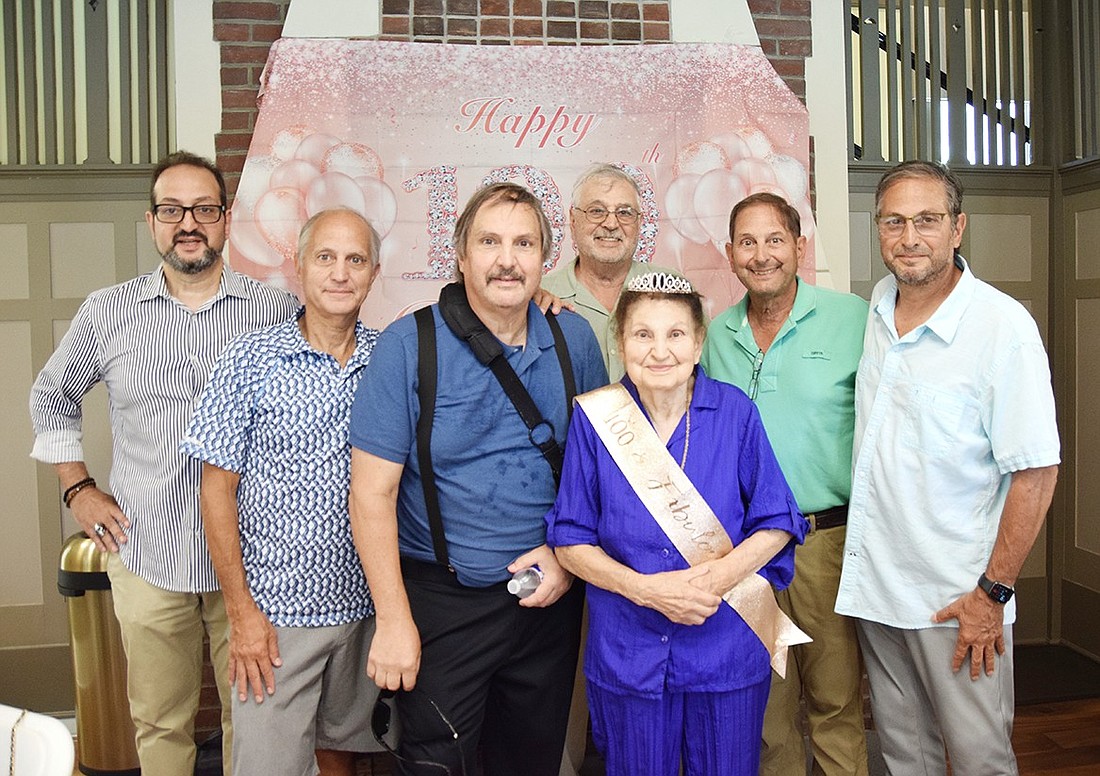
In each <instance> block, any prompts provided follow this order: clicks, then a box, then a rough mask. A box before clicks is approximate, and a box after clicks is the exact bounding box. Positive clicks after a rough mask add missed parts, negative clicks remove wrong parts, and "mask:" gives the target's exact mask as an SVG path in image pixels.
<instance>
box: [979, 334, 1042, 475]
mask: <svg viewBox="0 0 1100 776" xmlns="http://www.w3.org/2000/svg"><path fill="white" fill-rule="evenodd" d="M1029 323H1030V321H1029ZM1033 326H1034V324H1032V327H1033ZM990 388H991V390H989V391H987V392H986V402H985V405H984V407H983V415H984V419H983V423H984V424H985V426H986V428H987V429H988V433H989V440H990V445H991V446H992V449H993V458H994V460H996V462H997V468H998V470H999V471H1000V472H1001V474H1008V473H1010V472H1015V471H1021V470H1023V469H1034V468H1040V467H1043V466H1053V465H1055V464H1057V463H1059V461H1060V443H1059V439H1058V425H1057V421H1056V418H1055V409H1054V392H1053V389H1052V388H1051V383H1050V365H1049V363H1048V361H1047V354H1046V350H1044V348H1043V345H1042V341H1041V340H1040V339H1039V335H1038V332H1035V334H1034V336H1033V337H1032V338H1028V339H1026V340H1024V341H1023V342H1021V343H1020V344H1019V345H1018V346H1016V347H1013V348H1012V350H1011V351H1010V352H1009V354H1008V355H1007V356H1006V358H1004V359H1003V360H1002V361H1001V362H1000V363H999V364H998V367H997V369H996V372H995V374H994V375H993V378H992V382H991V385H990ZM1020 418H1028V422H1027V423H1021V422H1020Z"/></svg>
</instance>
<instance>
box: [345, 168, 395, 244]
mask: <svg viewBox="0 0 1100 776" xmlns="http://www.w3.org/2000/svg"><path fill="white" fill-rule="evenodd" d="M355 182H356V184H358V186H359V188H360V189H361V190H362V191H363V198H364V199H365V200H366V204H367V212H366V216H367V220H368V221H370V223H371V226H373V227H374V228H375V230H376V231H377V232H378V235H379V237H385V236H386V235H387V234H389V233H390V230H391V229H393V225H394V222H396V221H397V197H396V196H394V193H393V189H391V188H390V187H389V186H388V185H387V184H385V183H383V182H382V181H380V180H379V179H378V178H375V177H373V176H370V175H360V176H359V177H357V178H356V179H355Z"/></svg>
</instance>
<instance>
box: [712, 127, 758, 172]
mask: <svg viewBox="0 0 1100 776" xmlns="http://www.w3.org/2000/svg"><path fill="white" fill-rule="evenodd" d="M711 142H713V143H715V144H716V145H717V146H719V147H720V148H721V149H722V150H723V151H725V152H726V157H727V158H728V159H729V160H730V164H731V165H733V164H736V163H737V162H739V161H741V160H742V159H744V158H745V157H748V156H752V147H751V146H750V145H749V144H748V142H746V141H745V137H744V135H742V134H741V133H740V132H723V133H722V134H720V135H715V136H714V137H712V138H711Z"/></svg>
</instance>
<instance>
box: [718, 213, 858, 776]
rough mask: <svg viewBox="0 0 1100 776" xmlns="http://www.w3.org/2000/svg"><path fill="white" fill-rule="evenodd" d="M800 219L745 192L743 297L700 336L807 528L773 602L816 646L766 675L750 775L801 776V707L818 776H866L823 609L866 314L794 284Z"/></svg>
mask: <svg viewBox="0 0 1100 776" xmlns="http://www.w3.org/2000/svg"><path fill="white" fill-rule="evenodd" d="M805 250H806V238H805V237H803V236H801V224H800V222H799V217H798V211H797V210H795V209H794V208H793V207H791V206H790V205H789V204H788V203H787V202H786V201H785V200H783V199H782V198H781V197H778V196H776V195H774V194H767V193H762V194H754V195H752V196H750V197H747V198H746V199H744V200H742V201H741V202H739V203H738V204H737V205H736V206H735V207H734V208H733V212H732V213H731V214H730V242H729V243H728V244H727V245H726V254H727V256H728V257H729V262H730V268H731V269H732V270H733V272H734V274H736V275H737V277H738V279H739V280H740V281H741V283H742V284H743V285H744V286H745V288H746V289H748V294H747V295H746V296H745V297H744V298H743V299H742V300H741V301H740V302H739V303H737V304H735V305H734V306H733V307H730V308H729V309H728V310H726V311H725V312H724V313H722V314H721V315H719V316H718V317H717V318H715V319H714V321H713V322H712V323H711V325H710V328H709V329H708V330H707V339H706V342H705V344H704V345H703V356H702V361H701V363H702V365H703V368H704V369H705V370H706V372H707V374H708V375H710V376H711V377H714V378H717V379H719V380H724V381H726V382H729V383H733V384H734V385H737V386H739V387H740V388H741V389H743V390H744V391H745V392H746V393H747V394H748V395H749V397H750V398H751V399H753V400H754V401H755V402H756V404H757V406H758V407H759V409H760V415H761V417H762V418H763V420H764V428H765V429H766V430H767V432H768V439H769V440H771V443H772V447H773V448H774V449H775V454H776V457H777V458H778V459H779V465H780V466H781V467H782V469H783V474H784V475H785V476H786V478H787V482H788V483H790V486H791V489H792V490H793V491H794V494H795V497H796V498H797V500H798V506H799V508H800V509H801V510H802V512H803V513H804V514H805V515H806V516H807V519H808V520H809V521H810V533H808V534H807V536H806V543H805V544H804V545H803V546H801V547H799V548H798V550H797V552H796V554H795V577H794V582H793V583H792V584H791V586H790V587H789V588H788V589H787V590H784V591H782V592H781V593H778V594H777V597H778V599H779V605H780V607H781V608H782V609H783V611H785V612H786V613H787V614H788V615H789V616H790V617H791V619H793V620H794V621H795V623H796V624H797V625H798V627H800V628H801V629H802V630H804V631H806V632H807V633H808V634H810V636H812V637H813V639H814V641H813V643H812V644H803V645H799V646H796V647H793V648H792V649H791V660H790V661H789V662H788V664H787V678H786V679H780V678H779V677H778V676H777V675H774V674H773V675H772V688H771V695H770V697H769V699H768V707H767V711H766V713H765V715H764V741H763V751H762V752H761V763H760V766H761V767H760V772H761V773H762V774H767V775H768V776H794V775H795V774H797V775H798V776H804V774H805V773H806V757H805V751H804V749H803V747H802V725H801V722H800V719H799V699H800V697H801V696H802V695H805V698H806V710H807V716H808V721H809V731H810V746H811V749H812V752H813V758H814V773H815V774H825V776H833V775H834V774H835V775H836V776H841V775H842V774H843V776H852V775H853V774H857V775H858V776H866V773H867V746H866V739H865V737H864V732H863V707H862V698H861V695H860V676H861V674H862V671H861V668H860V660H859V649H858V645H857V642H856V635H855V630H854V627H853V624H852V622H851V621H850V620H848V619H847V618H845V617H842V616H840V615H838V614H835V613H834V612H833V605H834V604H835V602H836V594H837V587H838V585H839V582H840V568H841V560H842V551H843V549H844V536H845V524H846V521H847V516H848V495H849V492H850V490H851V468H852V434H853V429H854V427H855V406H854V401H855V378H856V368H857V367H858V365H859V358H860V355H861V354H862V352H863V331H864V328H865V327H866V324H867V303H866V302H864V301H863V300H862V299H860V298H859V297H857V296H853V295H851V294H841V293H837V292H835V291H830V290H828V289H824V288H818V287H816V286H812V285H809V284H806V283H803V282H802V281H801V280H799V279H798V277H797V274H796V273H797V270H798V264H799V261H800V260H801V259H802V257H803V256H804V254H805Z"/></svg>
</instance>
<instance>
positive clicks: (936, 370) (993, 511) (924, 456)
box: [836, 162, 1059, 776]
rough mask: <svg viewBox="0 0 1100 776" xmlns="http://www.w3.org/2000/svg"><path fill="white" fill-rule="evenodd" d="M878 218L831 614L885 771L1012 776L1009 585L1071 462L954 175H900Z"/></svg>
mask: <svg viewBox="0 0 1100 776" xmlns="http://www.w3.org/2000/svg"><path fill="white" fill-rule="evenodd" d="M876 210H877V215H876V217H875V220H876V222H877V224H878V234H879V244H880V248H881V252H882V258H883V261H884V262H885V264H886V266H887V268H888V269H889V270H890V272H891V275H890V276H888V277H886V278H885V279H883V280H882V281H881V282H880V283H879V284H878V285H877V286H876V287H875V290H874V293H873V294H872V297H871V314H870V318H869V320H868V324H867V334H866V338H865V342H864V354H863V358H862V360H861V361H860V366H859V373H858V375H857V378H856V432H855V449H854V466H853V477H852V498H851V504H850V508H849V521H848V537H847V542H846V544H845V552H844V570H843V573H842V576H841V583H840V592H839V595H838V598H837V606H836V609H837V611H838V612H840V613H841V614H847V615H850V616H853V617H857V618H859V619H858V620H857V631H858V633H859V636H860V642H861V645H862V647H863V654H864V659H865V662H866V664H867V673H868V676H869V678H870V682H871V705H872V710H873V713H874V716H875V723H876V727H877V729H878V731H879V737H880V740H881V742H882V752H883V756H884V758H885V759H886V764H887V768H888V770H889V771H890V772H891V773H899V774H904V773H918V772H919V773H926V772H927V773H944V772H945V771H946V765H945V762H944V749H945V747H946V750H947V755H948V756H949V757H950V760H951V767H952V771H953V773H955V774H956V776H968V775H969V774H978V773H982V774H984V773H998V774H1014V773H1016V772H1017V769H1016V758H1015V755H1014V754H1013V751H1012V742H1011V734H1012V718H1013V684H1012V623H1013V621H1014V620H1015V614H1016V610H1015V601H1014V600H1013V593H1014V590H1013V587H1012V586H1013V585H1014V584H1015V582H1016V578H1017V576H1018V575H1019V573H1020V568H1021V566H1022V565H1023V562H1024V560H1025V558H1026V557H1027V554H1028V552H1029V551H1030V549H1031V546H1032V544H1034V542H1035V537H1036V536H1037V535H1038V532H1039V529H1040V528H1041V527H1042V524H1043V520H1044V518H1045V516H1046V511H1047V509H1048V507H1049V506H1050V500H1051V497H1052V495H1053V492H1054V485H1055V482H1056V479H1057V470H1058V469H1057V464H1058V463H1059V441H1058V431H1057V426H1056V424H1055V417H1054V396H1053V392H1052V390H1051V385H1050V371H1049V367H1048V364H1047V357H1046V352H1045V350H1044V348H1043V343H1042V340H1041V339H1040V337H1039V332H1038V329H1037V328H1036V326H1035V322H1034V320H1032V318H1031V316H1030V315H1029V314H1028V312H1027V311H1026V310H1025V309H1024V308H1023V306H1022V305H1020V304H1019V303H1018V302H1016V301H1015V300H1013V299H1011V298H1010V297H1008V296H1006V295H1005V294H1003V293H1001V292H999V291H997V290H996V289H994V288H992V287H991V286H989V285H988V284H986V283H983V282H982V281H980V280H978V279H977V278H975V277H974V275H973V274H972V273H971V272H970V268H969V267H968V266H967V264H966V262H965V261H964V260H963V258H962V257H961V256H959V255H958V253H957V250H958V247H959V245H960V243H961V240H962V235H963V231H964V229H965V228H966V214H965V213H963V212H962V186H961V185H960V183H959V181H958V179H957V178H956V177H955V175H954V174H953V173H951V172H950V171H949V170H948V169H947V168H946V167H943V166H942V165H938V164H933V163H928V162H905V163H903V164H900V165H898V166H897V167H895V168H894V169H893V170H891V171H889V172H888V173H886V175H885V176H883V178H882V180H881V181H880V183H879V186H878V190H877V192H876ZM964 665H965V666H966V667H967V669H968V670H961V669H962V668H963V666H964Z"/></svg>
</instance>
